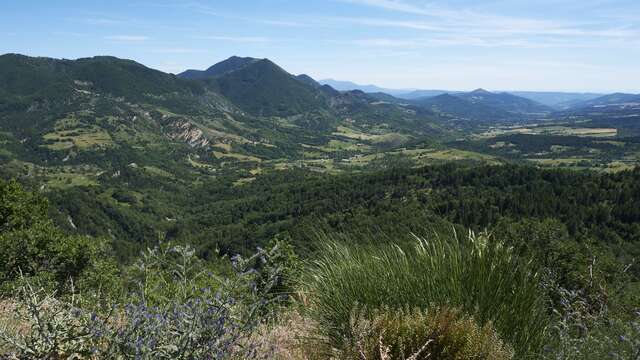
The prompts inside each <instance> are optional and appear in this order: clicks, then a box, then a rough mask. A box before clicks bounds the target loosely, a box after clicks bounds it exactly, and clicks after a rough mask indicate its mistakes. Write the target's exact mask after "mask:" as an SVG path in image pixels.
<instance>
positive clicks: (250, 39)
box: [198, 36, 271, 43]
mask: <svg viewBox="0 0 640 360" xmlns="http://www.w3.org/2000/svg"><path fill="white" fill-rule="evenodd" d="M198 38H199V39H203V40H218V41H229V42H237V43H268V42H271V39H269V38H266V37H260V36H201V37H198Z"/></svg>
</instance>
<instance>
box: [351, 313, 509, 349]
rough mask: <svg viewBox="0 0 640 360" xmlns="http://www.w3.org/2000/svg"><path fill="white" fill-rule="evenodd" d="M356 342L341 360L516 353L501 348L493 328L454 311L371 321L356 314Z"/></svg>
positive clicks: (384, 316)
mask: <svg viewBox="0 0 640 360" xmlns="http://www.w3.org/2000/svg"><path fill="white" fill-rule="evenodd" d="M351 328H352V330H351V331H352V333H353V334H355V335H356V336H355V338H354V339H353V340H355V343H353V344H350V346H349V348H348V349H346V351H342V354H341V355H340V357H341V358H345V359H357V358H360V359H363V360H385V359H398V360H405V359H411V360H423V359H439V360H469V359H477V360H484V359H487V360H488V359H491V360H506V359H511V358H512V357H513V350H511V349H510V348H509V346H507V345H505V344H503V342H502V341H501V340H500V338H499V337H498V335H497V333H496V332H495V330H494V329H493V326H492V325H491V323H487V324H485V325H484V326H482V327H480V326H478V325H477V323H476V322H475V320H474V319H473V318H472V317H470V316H468V315H464V314H463V313H462V312H460V311H459V310H456V309H450V308H446V307H445V308H440V309H438V308H433V309H430V310H428V311H423V310H420V309H416V310H388V309H385V310H381V311H375V312H373V318H372V319H369V317H368V315H367V314H366V312H365V313H362V312H358V311H356V312H355V313H354V315H353V316H352V317H351Z"/></svg>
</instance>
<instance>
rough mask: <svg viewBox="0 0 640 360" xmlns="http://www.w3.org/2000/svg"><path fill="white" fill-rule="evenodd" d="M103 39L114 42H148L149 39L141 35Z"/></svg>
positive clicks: (111, 36) (114, 36)
mask: <svg viewBox="0 0 640 360" xmlns="http://www.w3.org/2000/svg"><path fill="white" fill-rule="evenodd" d="M104 38H105V39H106V40H110V41H116V42H143V41H147V40H149V37H147V36H142V35H110V36H105V37H104Z"/></svg>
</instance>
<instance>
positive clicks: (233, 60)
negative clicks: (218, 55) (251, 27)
mask: <svg viewBox="0 0 640 360" xmlns="http://www.w3.org/2000/svg"><path fill="white" fill-rule="evenodd" d="M263 60H264V59H263ZM258 61H260V59H255V58H251V57H238V56H232V57H230V58H228V59H227V60H224V61H221V62H219V63H217V64H214V65H212V66H211V67H209V68H208V69H207V70H204V71H202V70H187V71H184V72H182V73H180V74H178V77H180V78H183V79H190V80H201V79H209V78H213V77H218V76H221V75H224V74H227V73H230V72H233V71H236V70H240V69H242V68H244V67H246V66H249V65H251V64H253V63H256V62H258Z"/></svg>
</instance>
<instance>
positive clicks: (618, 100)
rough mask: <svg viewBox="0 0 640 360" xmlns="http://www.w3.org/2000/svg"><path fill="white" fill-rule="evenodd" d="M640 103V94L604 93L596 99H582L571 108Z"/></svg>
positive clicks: (621, 105)
mask: <svg viewBox="0 0 640 360" xmlns="http://www.w3.org/2000/svg"><path fill="white" fill-rule="evenodd" d="M638 103H640V95H637V94H624V93H615V94H609V95H604V96H601V97H598V98H595V99H590V100H587V101H582V102H579V103H575V104H573V106H572V107H571V109H570V110H578V109H586V108H598V107H600V108H603V107H608V106H617V107H623V106H626V105H633V104H638Z"/></svg>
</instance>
